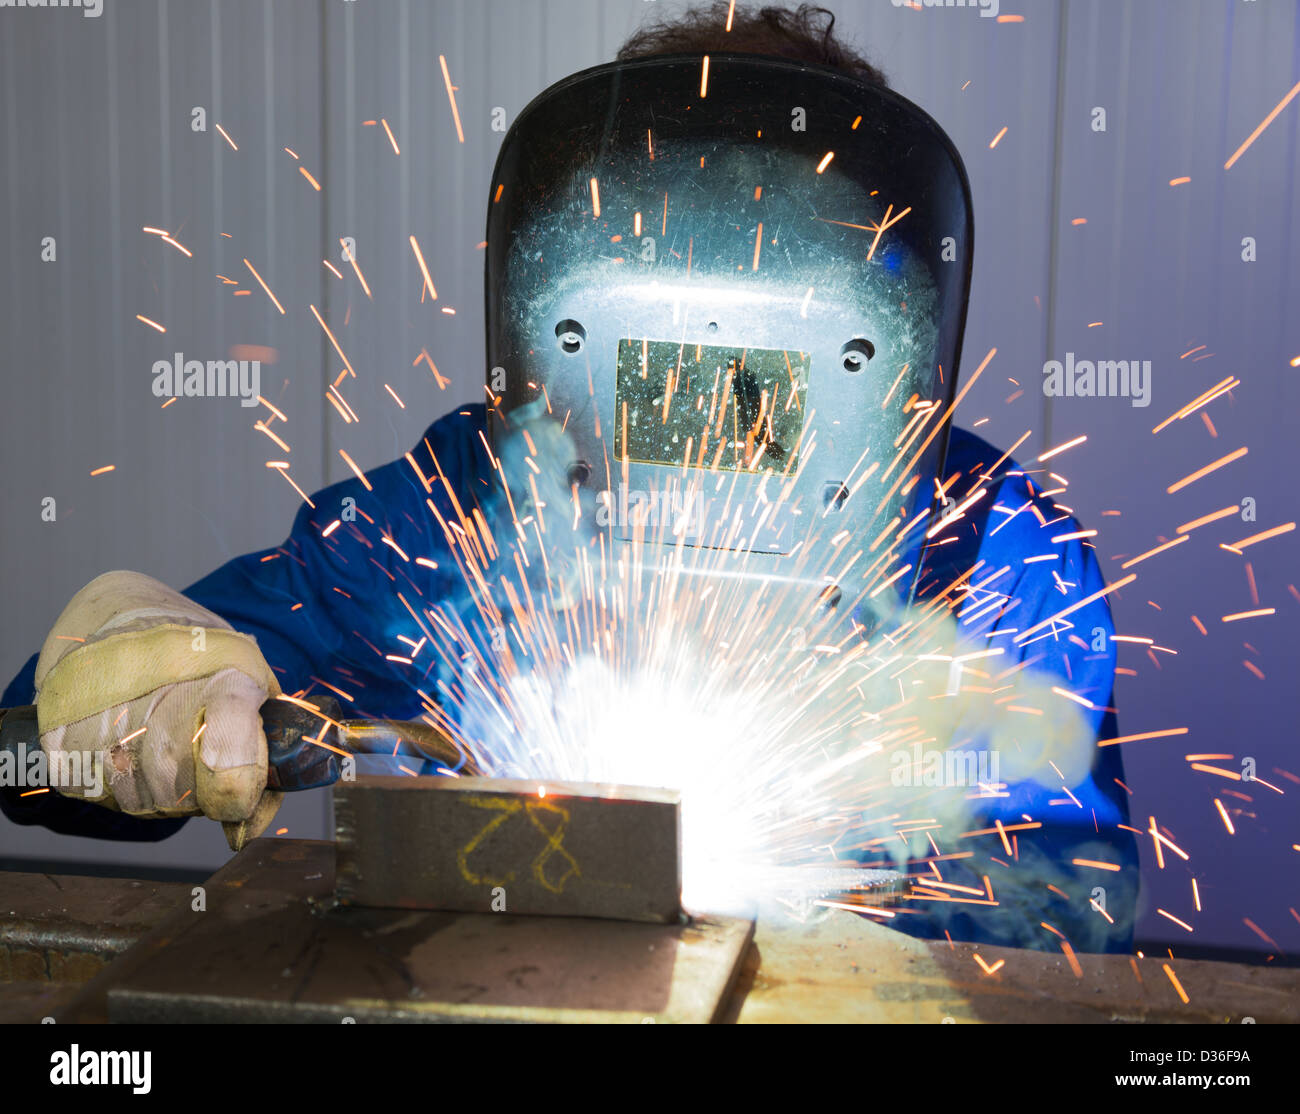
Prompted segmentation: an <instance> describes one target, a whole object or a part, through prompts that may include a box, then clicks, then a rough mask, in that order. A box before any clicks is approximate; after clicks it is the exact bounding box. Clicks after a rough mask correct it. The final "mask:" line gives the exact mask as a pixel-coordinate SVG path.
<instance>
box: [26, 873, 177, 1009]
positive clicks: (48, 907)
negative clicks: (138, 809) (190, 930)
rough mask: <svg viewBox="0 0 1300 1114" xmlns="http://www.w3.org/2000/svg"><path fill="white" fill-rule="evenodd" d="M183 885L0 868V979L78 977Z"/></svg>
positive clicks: (120, 946) (137, 932)
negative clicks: (4, 870)
mask: <svg viewBox="0 0 1300 1114" xmlns="http://www.w3.org/2000/svg"><path fill="white" fill-rule="evenodd" d="M189 892H190V887H189V886H187V885H184V884H183V883H180V882H149V881H138V880H135V879H130V878H94V877H89V878H81V877H76V876H72V875H68V876H59V875H56V874H38V873H26V872H20V871H6V872H4V873H0V984H10V983H21V982H30V983H37V982H53V983H80V982H85V981H86V980H87V979H90V978H91V977H93V976H94V975H95V974H96V973H97V972H98V971H100V970H101V969H102V968H103V967H104V966H105V965H106V964H107V963H109V962H110V961H111V960H112V959H113V958H114V957H115V956H117V955H120V954H121V953H122V952H125V951H126V950H127V949H129V948H130V947H131V946H132V945H133V944H134V943H135V942H136V941H137V940H138V939H139V938H140V937H141V936H142V935H143V934H144V933H145V932H146V931H148V930H149V929H150V928H152V927H153V926H154V925H155V924H156V923H157V922H158V921H160V920H161V919H162V918H163V917H164V916H165V915H166V913H167V912H168V911H169V910H170V909H172V908H174V907H175V906H177V905H178V904H179V903H180V902H181V901H182V899H184V898H185V897H187V896H188V895H189Z"/></svg>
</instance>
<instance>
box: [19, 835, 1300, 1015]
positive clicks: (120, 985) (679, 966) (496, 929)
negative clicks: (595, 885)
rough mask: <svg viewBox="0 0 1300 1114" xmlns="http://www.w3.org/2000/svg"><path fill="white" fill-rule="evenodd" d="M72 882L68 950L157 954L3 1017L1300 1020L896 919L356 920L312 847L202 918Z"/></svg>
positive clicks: (22, 913)
mask: <svg viewBox="0 0 1300 1114" xmlns="http://www.w3.org/2000/svg"><path fill="white" fill-rule="evenodd" d="M37 877H38V876H34V875H25V876H23V875H18V876H16V875H12V874H9V875H0V906H3V907H4V908H5V909H8V910H12V912H11V914H10V916H11V917H17V918H18V919H19V920H21V921H23V922H33V921H37V920H40V919H41V918H42V916H43V914H42V913H41V909H43V908H45V907H46V906H47V905H48V904H49V902H50V900H51V892H53V893H58V892H59V891H56V890H55V888H54V884H53V882H51V881H49V880H46V885H45V889H44V890H42V889H41V888H40V887H38V886H36V885H35V879H36V878H37ZM40 877H44V876H40ZM58 881H59V884H61V885H62V886H63V887H64V891H63V892H66V893H68V894H72V893H74V891H80V890H81V889H82V887H83V885H86V886H92V885H102V886H104V887H108V889H106V890H105V891H104V892H103V893H102V894H101V899H100V900H96V901H95V902H90V903H82V902H77V903H76V904H75V905H74V904H73V903H68V908H67V910H66V911H65V912H61V913H60V916H67V917H68V918H69V925H68V929H67V938H71V937H72V936H76V937H77V938H81V937H83V936H87V935H89V934H91V933H93V932H94V931H96V929H95V922H96V921H97V920H98V919H100V918H101V917H102V916H103V914H104V911H105V909H109V910H110V911H114V912H112V915H113V916H119V915H120V916H121V917H122V918H124V919H123V922H122V925H121V933H122V935H123V937H124V940H126V939H129V938H130V936H131V935H132V934H133V933H135V932H139V933H140V935H139V936H138V938H137V939H136V940H135V942H134V944H133V945H132V946H130V947H129V949H128V950H127V951H126V952H125V953H124V954H121V955H118V956H117V958H116V959H114V960H113V961H112V962H111V963H109V964H108V965H107V966H106V967H104V968H103V969H102V971H100V972H99V973H98V974H97V975H96V976H95V977H94V978H93V979H92V980H91V981H90V982H89V983H87V984H86V985H85V986H83V987H81V988H79V989H77V988H75V987H74V986H73V984H71V983H65V982H33V981H16V982H12V983H0V1020H12V1021H29V1022H36V1021H39V1020H40V1019H41V1018H42V1017H45V1016H53V1017H54V1018H55V1019H56V1020H58V1021H59V1022H60V1023H65V1022H73V1021H77V1022H87V1021H110V1020H111V1021H153V1022H168V1023H176V1022H183V1021H237V1022H242V1023H248V1022H256V1021H320V1022H327V1023H335V1024H337V1023H338V1022H339V1021H342V1020H344V1019H346V1018H351V1019H353V1020H355V1021H357V1022H359V1023H364V1022H387V1021H424V1022H446V1021H468V1022H473V1021H493V1020H497V1021H502V1020H510V1021H548V1022H555V1021H602V1022H603V1021H631V1022H640V1021H645V1020H648V1019H653V1020H655V1021H659V1022H663V1021H709V1020H734V1021H741V1022H793V1021H804V1022H875V1023H887V1024H900V1023H909V1022H913V1023H915V1022H919V1023H922V1024H937V1023H940V1022H945V1021H954V1022H956V1023H958V1024H962V1023H967V1022H994V1023H998V1022H1011V1023H1019V1024H1024V1023H1033V1024H1050V1023H1054V1022H1079V1021H1083V1022H1100V1023H1108V1022H1113V1021H1116V1020H1122V1021H1154V1022H1194V1023H1206V1022H1220V1023H1221V1022H1225V1021H1226V1022H1230V1023H1233V1024H1239V1023H1240V1022H1241V1021H1242V1020H1243V1019H1244V1018H1253V1019H1254V1020H1255V1021H1256V1022H1258V1023H1259V1024H1271V1023H1279V1024H1280V1023H1294V1022H1295V1021H1296V1020H1297V1017H1298V1015H1300V970H1297V969H1296V968H1293V967H1292V968H1277V967H1270V966H1246V965H1244V964H1238V963H1221V962H1212V961H1206V960H1190V959H1169V958H1168V957H1167V956H1165V955H1163V954H1160V955H1154V956H1152V957H1150V958H1147V959H1137V958H1134V957H1130V956H1124V955H1088V954H1083V953H1080V954H1079V955H1077V956H1076V957H1075V958H1076V962H1077V964H1078V965H1079V967H1078V971H1079V973H1076V970H1074V969H1072V967H1071V964H1070V962H1069V960H1068V958H1067V957H1066V956H1065V955H1064V954H1063V953H1061V952H1037V951H1022V950H1016V949H1011V948H1000V947H992V946H986V945H974V944H965V943H961V942H960V941H956V942H951V943H950V942H949V941H947V940H940V941H932V940H921V939H916V938H913V937H911V936H908V935H906V934H904V933H901V932H896V931H894V930H892V929H891V928H889V927H887V925H886V924H885V923H875V921H876V919H877V917H887V916H888V915H889V911H883V912H881V913H879V914H878V915H877V917H870V918H864V917H861V916H854V915H852V914H850V913H847V912H843V911H831V912H830V913H829V915H828V916H827V917H825V918H824V919H818V920H816V921H815V922H806V923H796V922H794V921H791V920H789V919H783V918H779V917H766V918H761V919H760V920H759V922H758V925H757V927H756V928H755V926H754V925H753V924H752V923H751V922H750V921H748V920H746V919H743V918H724V917H709V918H695V919H693V920H691V921H689V922H687V923H674V924H636V923H632V922H627V921H614V920H607V919H597V918H579V917H518V916H514V915H511V914H507V913H443V912H431V911H419V910H406V909H365V908H355V907H352V908H341V907H337V906H335V905H334V901H333V893H334V847H333V845H332V844H329V843H323V842H313V841H307V840H291V839H258V840H254V841H253V842H251V843H250V844H249V845H248V847H247V848H245V850H244V851H242V852H240V853H239V854H238V855H236V856H235V857H234V858H233V859H231V861H230V862H229V863H227V864H226V866H224V867H223V868H222V869H221V870H220V871H218V872H217V873H216V874H215V875H213V876H212V877H211V878H210V879H209V880H208V881H207V882H206V883H205V884H204V889H205V892H206V904H205V907H204V909H203V910H202V911H199V910H197V909H196V908H195V903H194V902H193V900H192V899H191V897H190V893H189V888H188V887H185V888H184V892H183V893H179V894H176V893H173V894H171V895H170V896H171V897H172V898H174V899H175V900H174V903H172V904H171V909H170V911H169V912H168V913H166V914H165V915H163V916H161V917H158V911H159V907H158V904H157V903H158V902H159V901H162V900H163V898H164V897H165V896H167V895H165V894H164V893H161V892H160V893H158V894H155V895H152V896H151V897H149V898H148V899H146V900H145V901H144V902H142V903H141V904H138V905H137V904H135V903H136V902H137V901H139V897H138V894H139V892H140V887H141V884H140V883H135V882H131V881H129V880H125V879H113V880H108V879H80V878H76V879H74V878H60V879H59V880H58ZM145 885H151V884H145ZM113 889H116V890H117V891H118V892H117V893H116V895H114V894H113V893H112V890H113ZM58 900H59V901H60V903H62V898H61V897H60V898H59V899H58ZM128 905H129V908H128ZM897 915H900V916H901V915H905V914H904V913H902V912H899V913H897ZM79 917H82V918H85V921H84V923H83V924H82V925H81V926H80V927H78V926H77V924H76V921H77V918H79ZM155 918H156V919H155ZM127 921H130V922H131V923H130V924H129V925H128V924H127ZM136 922H139V923H136ZM150 922H152V923H150ZM751 936H752V937H753V940H754V943H755V945H756V946H755V947H753V948H751V947H749V941H750V939H751ZM977 957H978V958H977ZM1166 967H1169V968H1170V969H1174V970H1175V971H1176V974H1177V978H1178V981H1179V984H1180V986H1181V987H1182V988H1184V990H1185V992H1186V1000H1184V999H1183V998H1181V997H1180V995H1179V994H1178V992H1177V990H1176V988H1175V986H1174V985H1173V983H1172V982H1171V980H1170V979H1169V978H1168V976H1167V973H1166V970H1165V968H1166ZM989 972H992V973H991V974H990V973H989ZM16 977H17V978H18V979H19V980H30V979H31V977H32V976H31V974H30V973H27V972H25V971H18V972H16ZM37 977H38V978H39V976H37Z"/></svg>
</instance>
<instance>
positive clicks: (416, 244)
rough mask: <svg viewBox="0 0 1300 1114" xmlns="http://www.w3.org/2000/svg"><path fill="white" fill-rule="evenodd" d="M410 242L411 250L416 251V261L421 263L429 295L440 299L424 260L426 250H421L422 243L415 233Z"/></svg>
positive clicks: (435, 299) (421, 270)
mask: <svg viewBox="0 0 1300 1114" xmlns="http://www.w3.org/2000/svg"><path fill="white" fill-rule="evenodd" d="M410 243H411V250H412V251H413V252H415V261H416V262H417V263H418V264H419V265H420V274H422V275H423V276H424V284H425V286H427V287H428V288H429V297H430V298H431V299H432V300H433V301H435V302H436V301H437V300H438V291H437V290H435V289H434V287H433V279H432V278H431V277H430V276H429V268H428V266H427V264H426V263H425V262H424V252H422V251H421V250H420V244H419V242H418V241H417V240H416V238H415V236H414V235H412V236H411V240H410Z"/></svg>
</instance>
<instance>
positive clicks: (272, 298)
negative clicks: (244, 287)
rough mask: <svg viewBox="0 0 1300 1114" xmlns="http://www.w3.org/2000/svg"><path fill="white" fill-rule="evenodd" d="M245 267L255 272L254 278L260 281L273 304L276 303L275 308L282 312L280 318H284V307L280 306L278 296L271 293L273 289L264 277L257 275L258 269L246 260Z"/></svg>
mask: <svg viewBox="0 0 1300 1114" xmlns="http://www.w3.org/2000/svg"><path fill="white" fill-rule="evenodd" d="M244 266H245V267H247V268H248V269H249V270H250V271H252V272H253V278H255V279H257V281H258V283H259V284H260V285H261V287H262V289H263V290H265V291H266V296H267V297H268V298H270V299H271V301H272V302H274V303H275V308H276V309H278V310H279V311H280V316H281V317H283V316H284V306H282V305H281V304H280V299H279V298H277V297H276V296H275V295H274V294H273V293H272V292H271V288H270V287H269V286H267V285H266V281H265V280H264V279H263V278H262V276H261V275H259V274H258V273H257V268H256V267H254V266H253V265H252V264H251V263H250V262H249V261H248V260H247V259H245V260H244Z"/></svg>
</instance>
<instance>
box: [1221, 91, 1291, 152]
mask: <svg viewBox="0 0 1300 1114" xmlns="http://www.w3.org/2000/svg"><path fill="white" fill-rule="evenodd" d="M1297 93H1300V81H1297V82H1296V83H1295V84H1294V85H1293V86H1292V87H1291V92H1289V93H1288V94H1287V95H1286V96H1285V97H1283V98H1282V99H1281V100H1280V101H1278V103H1277V107H1276V108H1274V109H1273V111H1272V112H1270V113H1269V114H1268V115H1267V116H1265V117H1264V120H1263V122H1262V123H1261V124H1260V125H1259V127H1257V128H1256V129H1255V130H1254V131H1253V132H1251V133H1250V135H1248V136H1247V137H1246V142H1245V143H1243V144H1242V145H1241V146H1240V147H1238V148H1237V149H1236V150H1235V151H1234V152H1233V153H1232V157H1231V158H1230V159H1228V161H1227V162H1225V163H1224V164H1223V169H1224V170H1231V169H1232V165H1233V163H1235V162H1236V161H1237V160H1238V159H1239V158H1241V156H1242V155H1244V154H1245V153H1246V149H1247V148H1248V147H1249V146H1250V145H1251V144H1252V143H1254V142H1255V140H1257V139H1258V138H1259V137H1260V136H1261V135H1262V134H1263V132H1264V129H1265V128H1266V127H1268V126H1269V124H1271V123H1272V122H1273V121H1274V120H1276V119H1277V116H1278V113H1280V112H1281V111H1282V109H1284V108H1286V106H1287V105H1288V104H1290V103H1291V100H1292V98H1294V97H1295V95H1296V94H1297Z"/></svg>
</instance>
